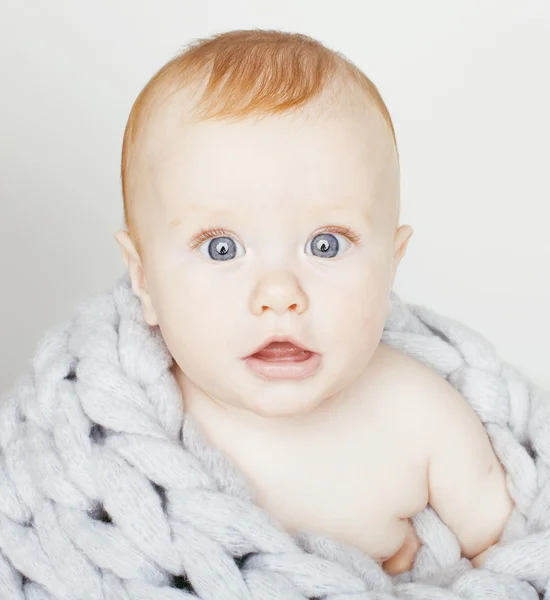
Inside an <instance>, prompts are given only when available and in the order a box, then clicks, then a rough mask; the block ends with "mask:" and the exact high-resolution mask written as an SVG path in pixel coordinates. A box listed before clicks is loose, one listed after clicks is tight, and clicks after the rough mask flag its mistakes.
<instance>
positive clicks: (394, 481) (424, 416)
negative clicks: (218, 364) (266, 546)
mask: <svg viewBox="0 0 550 600" xmlns="http://www.w3.org/2000/svg"><path fill="white" fill-rule="evenodd" d="M186 404H187V410H188V411H189V413H190V414H192V415H193V416H194V417H195V418H196V419H197V420H198V421H199V422H200V423H201V426H202V427H203V429H204V431H205V433H206V434H207V436H208V437H209V438H210V440H211V442H212V443H214V444H215V445H217V446H218V447H219V448H220V449H221V450H222V451H223V452H225V453H226V454H227V455H228V456H229V457H230V458H231V459H232V460H233V461H234V462H235V463H236V465H237V466H238V467H239V468H240V469H241V470H242V472H243V473H244V474H245V476H247V477H248V479H249V481H250V483H251V485H252V486H253V488H254V489H255V491H256V493H257V501H258V503H259V504H260V505H262V506H263V507H264V508H265V509H266V510H268V511H269V512H270V513H271V514H272V515H274V516H275V517H276V518H277V519H278V520H279V521H280V523H281V524H282V525H283V526H284V527H285V528H287V529H288V530H289V531H300V530H310V531H315V532H319V533H324V534H326V535H329V536H331V537H333V538H334V539H337V540H339V541H341V542H343V543H346V544H350V545H352V546H355V547H357V548H359V549H361V550H362V551H364V552H365V553H366V554H367V555H369V556H371V557H372V558H374V559H376V560H378V561H379V562H381V563H383V564H384V569H385V570H386V571H387V572H388V573H390V574H395V573H400V572H402V571H405V570H408V569H410V568H411V566H412V565H413V562H414V558H415V555H416V552H417V550H418V548H419V547H420V542H419V541H418V538H417V536H416V534H415V532H414V530H413V528H412V525H411V521H410V519H411V518H412V517H413V516H414V515H416V514H417V513H418V512H420V511H421V510H423V509H424V508H425V507H426V506H427V505H428V503H430V504H431V505H432V506H433V507H434V509H435V510H436V511H437V512H438V513H439V514H440V516H441V517H442V519H443V520H444V522H446V523H447V524H448V525H449V527H450V528H451V529H452V530H453V531H454V532H455V534H456V535H457V537H458V539H459V542H460V543H461V546H462V549H463V554H464V556H466V557H468V558H474V559H475V557H477V556H478V555H479V554H481V553H482V552H483V551H484V550H485V549H487V548H489V547H490V546H491V545H492V544H494V543H496V542H497V541H498V539H499V537H500V535H501V532H502V529H503V527H504V524H505V522H506V520H507V518H508V516H509V514H510V511H511V509H512V502H511V500H510V497H509V495H508V492H507V488H506V484H505V476H504V472H503V469H502V467H501V465H500V463H499V462H498V460H497V458H496V456H495V454H494V452H493V450H492V447H491V445H490V442H489V440H488V437H487V435H486V432H485V429H484V428H483V426H482V425H481V423H480V422H479V420H478V419H477V417H476V415H475V413H474V412H473V411H472V409H471V408H470V407H469V406H468V405H467V403H466V401H465V400H464V399H463V398H462V397H461V396H460V394H458V392H456V391H455V390H454V388H452V386H450V384H448V383H447V382H446V381H444V380H443V379H442V378H440V377H439V376H438V375H437V374H436V373H434V372H433V371H431V370H430V369H429V368H427V367H425V366H424V365H422V364H420V363H419V362H417V361H415V360H414V359H412V358H411V357H409V356H406V355H404V354H402V353H400V352H399V351H397V350H395V349H392V348H390V347H389V346H386V345H384V344H380V345H379V347H378V350H377V351H376V353H375V355H374V357H373V359H372V361H371V363H370V364H369V367H368V369H367V370H366V372H365V374H364V376H363V377H362V378H361V380H360V381H359V382H358V384H357V386H356V387H355V389H354V390H352V391H351V393H350V394H349V395H348V396H347V397H346V399H345V400H340V402H339V403H338V404H337V405H331V406H330V407H329V408H327V409H326V410H322V409H321V410H318V411H317V412H315V413H311V414H309V415H308V417H307V418H305V419H302V420H300V421H295V422H294V425H293V426H290V427H289V426H288V423H285V425H284V426H278V425H277V423H275V422H274V421H273V420H270V421H265V420H264V421H263V423H264V426H262V425H260V423H261V421H260V420H256V419H254V418H251V417H250V415H246V414H245V413H244V412H243V413H242V415H241V418H238V417H237V418H236V416H235V414H234V413H233V412H231V411H227V409H225V408H223V406H218V405H214V404H206V403H204V402H196V403H195V402H194V401H193V395H192V394H191V396H190V397H189V398H187V402H186ZM445 440H447V442H445ZM477 564H478V565H479V564H480V560H479V559H478V560H477Z"/></svg>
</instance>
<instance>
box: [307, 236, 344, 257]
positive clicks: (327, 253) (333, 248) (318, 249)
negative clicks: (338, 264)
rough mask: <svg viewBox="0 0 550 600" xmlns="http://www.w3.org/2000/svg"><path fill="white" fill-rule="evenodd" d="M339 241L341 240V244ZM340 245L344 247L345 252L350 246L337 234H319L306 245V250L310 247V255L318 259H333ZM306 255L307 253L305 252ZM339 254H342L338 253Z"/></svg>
mask: <svg viewBox="0 0 550 600" xmlns="http://www.w3.org/2000/svg"><path fill="white" fill-rule="evenodd" d="M339 240H342V242H343V244H342V242H340V241H339ZM346 244H347V246H346ZM342 245H344V246H346V248H345V249H346V250H347V248H349V247H350V246H351V244H350V243H349V242H348V240H347V239H346V238H345V237H344V236H343V235H339V234H338V233H320V234H318V235H316V236H315V237H314V238H312V240H311V241H310V242H308V243H307V244H306V250H307V249H308V248H309V247H311V249H312V250H311V255H313V256H317V257H319V258H333V257H334V256H336V255H337V254H338V250H340V248H341V246H342ZM344 251H345V250H344ZM306 254H309V253H308V252H306ZM340 254H342V253H341V252H340Z"/></svg>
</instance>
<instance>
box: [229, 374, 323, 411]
mask: <svg viewBox="0 0 550 600" xmlns="http://www.w3.org/2000/svg"><path fill="white" fill-rule="evenodd" d="M325 401H326V396H324V395H322V394H319V393H312V390H311V389H310V390H307V387H306V386H296V382H294V389H293V390H289V389H287V390H282V389H280V388H279V389H278V390H277V389H274V390H272V391H269V392H266V391H264V392H263V393H261V394H257V395H255V396H251V397H245V398H242V397H241V398H240V402H239V403H240V405H241V407H242V408H244V409H245V410H248V411H250V412H252V413H254V414H256V415H258V416H261V417H266V418H274V419H275V418H285V417H286V418H288V417H299V416H302V415H307V414H311V413H313V412H315V411H316V410H317V409H319V408H320V407H321V406H322V405H323V403H324V402H325Z"/></svg>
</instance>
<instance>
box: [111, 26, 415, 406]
mask: <svg viewBox="0 0 550 600" xmlns="http://www.w3.org/2000/svg"><path fill="white" fill-rule="evenodd" d="M122 184H123V194H124V207H125V217H126V225H127V230H128V231H121V232H118V233H117V235H116V239H117V241H118V242H119V244H120V246H121V248H122V251H123V256H124V260H125V262H126V264H127V266H128V270H129V273H130V276H131V279H132V286H133V289H134V291H135V293H136V294H137V295H138V296H139V298H140V300H141V303H142V307H143V311H144V316H145V320H146V322H147V323H148V324H149V325H151V326H158V327H159V328H160V331H161V333H162V336H163V338H164V340H165V342H166V345H167V348H168V350H169V351H170V352H171V354H172V356H173V358H174V361H175V365H174V366H175V368H174V373H175V374H176V377H177V380H178V382H179V383H180V385H181V386H182V389H184V388H185V389H188V390H191V389H193V390H195V392H198V393H200V394H202V395H203V396H204V398H205V399H208V398H209V399H211V400H212V401H214V402H216V403H217V404H221V405H223V406H226V407H230V408H237V409H247V410H249V411H252V412H254V413H256V414H259V415H264V416H289V415H294V414H303V413H306V412H310V411H312V410H314V409H315V408H316V407H318V406H320V405H321V403H322V402H323V401H324V400H326V399H328V398H330V397H333V396H334V395H335V394H338V393H339V392H344V391H345V390H346V389H347V388H349V386H351V385H353V383H354V382H355V381H357V379H358V378H359V377H360V375H361V373H362V372H363V371H364V370H365V367H366V365H367V364H368V363H369V361H370V359H371V358H372V355H373V353H374V351H375V350H376V347H377V346H378V344H379V342H380V338H381V334H382V330H383V327H384V322H385V319H386V317H387V315H388V312H389V307H390V301H389V298H390V291H391V288H392V285H393V280H394V276H395V273H396V270H397V267H398V265H399V262H400V260H401V258H402V257H403V255H404V252H405V249H406V245H407V242H408V239H409V237H410V235H411V233H412V229H411V228H410V227H408V226H401V227H399V226H398V220H399V204H400V200H399V161H398V156H397V149H396V145H395V138H394V134H393V127H392V124H391V119H390V116H389V114H388V112H387V109H386V107H385V105H384V103H383V101H382V99H381V98H380V96H379V94H378V92H377V90H376V88H375V87H374V85H373V84H372V83H371V82H370V81H369V80H368V79H367V77H366V76H365V75H364V74H363V73H361V71H359V70H358V69H357V68H356V67H355V66H354V65H353V64H352V63H350V62H349V61H347V60H346V59H345V58H344V57H342V56H341V55H339V54H336V53H334V52H332V51H331V50H329V49H327V48H326V47H324V46H323V45H321V44H320V43H319V42H317V41H315V40H312V39H311V38H308V37H306V36H303V35H295V34H288V33H280V32H262V31H241V32H238V31H237V32H230V33H226V34H223V35H220V36H216V37H213V38H210V39H208V40H202V41H200V42H197V43H195V44H194V45H192V46H191V47H190V48H188V49H187V50H186V51H185V52H184V53H183V54H181V55H180V56H178V57H176V58H174V59H173V60H172V61H170V62H169V63H168V64H167V65H165V66H164V67H163V68H162V69H161V70H160V71H159V72H158V73H157V74H156V75H155V76H154V77H153V78H152V79H151V81H150V82H149V83H148V84H147V86H146V87H145V88H144V90H143V91H142V92H141V94H140V95H139V97H138V99H137V100H136V102H135V104H134V107H133V108H132V112H131V114H130V118H129V121H128V125H127V127H126V132H125V136H124V146H123V157H122ZM274 335H283V336H284V335H287V336H290V337H292V338H294V339H296V340H298V341H300V342H301V343H302V345H303V346H305V347H307V348H309V349H310V350H312V351H314V352H315V353H317V354H318V355H319V357H320V360H317V363H318V366H317V368H316V369H315V370H314V371H313V372H312V373H309V374H308V375H307V376H303V377H301V378H297V379H296V378H295V379H288V378H283V379H273V378H266V377H264V376H261V375H258V374H256V373H255V372H253V371H252V370H251V369H250V367H249V365H248V364H247V363H246V362H245V360H243V358H244V357H247V356H249V355H250V354H251V353H253V352H254V351H255V350H256V349H258V347H259V346H261V345H262V343H263V342H264V341H265V340H266V339H267V338H269V337H271V336H274Z"/></svg>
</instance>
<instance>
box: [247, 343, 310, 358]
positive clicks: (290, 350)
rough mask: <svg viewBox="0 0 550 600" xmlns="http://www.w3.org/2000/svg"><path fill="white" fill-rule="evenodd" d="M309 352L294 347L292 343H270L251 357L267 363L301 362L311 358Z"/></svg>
mask: <svg viewBox="0 0 550 600" xmlns="http://www.w3.org/2000/svg"><path fill="white" fill-rule="evenodd" d="M311 354H312V353H311V352H310V351H309V350H305V349H304V348H301V347H299V346H296V345H295V344H293V343H292V342H271V343H269V344H268V345H267V346H265V348H262V349H261V350H260V351H259V352H256V353H255V354H253V355H252V356H254V357H255V358H258V359H260V360H265V361H267V362H275V361H298V362H300V361H303V360H307V359H308V358H309V357H310V356H311Z"/></svg>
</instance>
